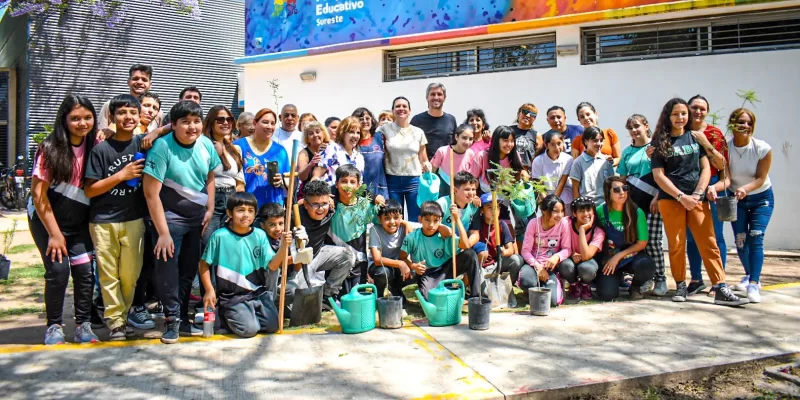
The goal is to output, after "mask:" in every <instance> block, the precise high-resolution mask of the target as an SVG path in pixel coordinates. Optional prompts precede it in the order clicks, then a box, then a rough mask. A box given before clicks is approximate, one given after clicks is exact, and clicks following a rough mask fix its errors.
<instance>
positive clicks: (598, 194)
mask: <svg viewBox="0 0 800 400" xmlns="http://www.w3.org/2000/svg"><path fill="white" fill-rule="evenodd" d="M582 140H583V145H584V147H585V148H586V150H584V151H583V154H581V155H580V156H578V158H576V159H575V161H574V162H573V163H572V168H571V169H570V171H569V178H570V179H571V180H572V197H573V198H576V199H577V198H578V197H581V196H583V197H589V198H591V199H592V200H594V203H595V204H596V205H598V206H599V205H600V204H603V201H604V199H603V183H604V182H605V181H606V179H608V177H609V176H614V167H613V166H612V165H611V163H610V162H609V161H608V160H607V159H606V156H605V155H603V154H601V153H600V150H601V149H602V148H603V130H602V129H600V128H598V127H596V126H590V127H588V128H586V130H585V131H583V136H582Z"/></svg>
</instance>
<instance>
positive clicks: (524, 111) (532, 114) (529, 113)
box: [519, 110, 536, 118]
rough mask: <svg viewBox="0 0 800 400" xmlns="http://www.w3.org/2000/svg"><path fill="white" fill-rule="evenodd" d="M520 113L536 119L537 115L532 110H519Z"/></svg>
mask: <svg viewBox="0 0 800 400" xmlns="http://www.w3.org/2000/svg"><path fill="white" fill-rule="evenodd" d="M519 112H521V113H522V114H523V115H527V116H529V117H533V118H536V113H535V112H533V111H531V110H519Z"/></svg>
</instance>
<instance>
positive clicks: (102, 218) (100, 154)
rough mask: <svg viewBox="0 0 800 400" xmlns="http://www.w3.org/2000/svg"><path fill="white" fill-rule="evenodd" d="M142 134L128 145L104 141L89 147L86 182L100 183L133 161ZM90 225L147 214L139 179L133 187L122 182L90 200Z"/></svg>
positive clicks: (108, 140) (141, 216) (139, 145)
mask: <svg viewBox="0 0 800 400" xmlns="http://www.w3.org/2000/svg"><path fill="white" fill-rule="evenodd" d="M142 138H144V135H134V136H133V139H131V140H130V141H127V142H120V141H118V140H114V138H110V139H107V140H105V141H103V142H101V143H99V144H97V145H96V146H94V148H92V152H91V153H90V154H89V159H88V161H87V162H86V174H85V175H84V177H85V178H86V179H94V180H97V181H99V180H103V179H106V178H108V177H109V176H112V175H114V174H116V173H117V172H119V171H120V170H121V169H122V168H124V167H125V166H126V165H128V164H130V163H132V162H133V158H134V157H135V155H136V152H140V151H142V150H141V149H142ZM91 204H92V205H91V208H90V210H89V222H91V223H95V224H104V223H112V222H127V221H133V220H137V219H139V218H143V217H144V216H145V214H146V212H147V206H146V204H145V200H144V190H143V189H142V180H141V178H140V179H139V183H138V184H137V185H136V187H131V186H129V185H128V183H127V182H121V183H120V184H118V185H117V186H115V187H114V188H113V189H111V190H109V191H108V192H106V193H103V194H101V195H99V196H97V197H94V198H92V200H91Z"/></svg>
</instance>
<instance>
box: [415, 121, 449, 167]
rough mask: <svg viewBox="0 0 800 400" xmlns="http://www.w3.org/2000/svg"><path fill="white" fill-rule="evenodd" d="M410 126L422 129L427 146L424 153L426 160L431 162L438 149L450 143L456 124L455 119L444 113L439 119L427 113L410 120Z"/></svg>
mask: <svg viewBox="0 0 800 400" xmlns="http://www.w3.org/2000/svg"><path fill="white" fill-rule="evenodd" d="M411 125H414V126H416V127H417V128H419V129H422V131H423V132H425V138H426V139H428V144H426V145H425V152H426V153H428V160H433V155H434V154H436V150H439V147H442V146H447V145H448V144H450V143H451V140H452V137H453V132H455V130H456V127H457V126H458V123H457V122H456V117H454V116H452V115H450V114H448V113H444V115H442V116H441V117H433V116H431V115H430V114H428V112H427V111H425V112H423V113H419V114H417V115H415V116H414V118H411Z"/></svg>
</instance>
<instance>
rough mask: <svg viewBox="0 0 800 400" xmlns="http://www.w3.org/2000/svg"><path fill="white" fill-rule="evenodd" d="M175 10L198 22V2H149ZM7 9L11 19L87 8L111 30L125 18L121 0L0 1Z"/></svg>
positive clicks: (184, 0) (171, 0)
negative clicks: (74, 8)
mask: <svg viewBox="0 0 800 400" xmlns="http://www.w3.org/2000/svg"><path fill="white" fill-rule="evenodd" d="M150 1H151V2H152V3H157V4H161V5H164V6H167V7H171V8H173V9H175V11H177V12H178V13H179V14H182V15H188V16H189V17H191V18H192V19H195V20H199V19H200V18H201V13H200V0H150ZM4 7H8V10H9V12H10V13H11V16H12V17H18V16H20V15H48V14H60V13H63V12H65V11H66V10H67V9H69V8H71V7H88V8H89V9H90V10H91V12H92V15H94V16H95V17H97V19H99V20H101V21H103V22H105V24H106V25H107V26H108V27H109V28H113V27H114V26H115V25H117V24H119V23H120V22H121V21H122V20H123V19H124V18H125V3H124V1H123V0H0V9H2V8H4Z"/></svg>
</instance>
